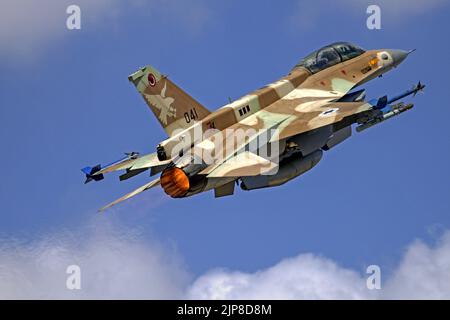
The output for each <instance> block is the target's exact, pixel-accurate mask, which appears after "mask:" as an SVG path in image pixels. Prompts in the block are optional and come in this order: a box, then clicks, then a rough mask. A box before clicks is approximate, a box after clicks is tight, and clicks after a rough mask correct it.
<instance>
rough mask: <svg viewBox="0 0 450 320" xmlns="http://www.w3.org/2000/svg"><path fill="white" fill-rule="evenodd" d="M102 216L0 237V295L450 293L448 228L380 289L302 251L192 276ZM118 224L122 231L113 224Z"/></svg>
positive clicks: (411, 254)
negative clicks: (248, 269) (71, 228)
mask: <svg viewBox="0 0 450 320" xmlns="http://www.w3.org/2000/svg"><path fill="white" fill-rule="evenodd" d="M108 220H109V219H108V218H107V217H106V216H103V218H101V219H99V220H98V221H96V222H95V223H93V224H92V225H90V226H89V227H85V228H82V229H81V230H79V231H78V232H65V233H59V234H57V235H53V236H49V237H46V238H45V239H44V240H42V241H40V242H37V243H21V242H17V241H12V240H11V239H3V241H1V242H0V243H2V245H1V246H0V299H13V298H23V299H28V298H37V299H44V298H47V299H51V298H58V299H79V298H82V299H92V298H100V299H114V298H122V299H129V298H137V299H140V298H148V299H152V298H153V299H165V298H175V299H176V298H189V299H220V298H222V299H377V298H381V299H392V298H396V299H403V298H405V299H408V298H418V299H427V298H441V299H442V298H446V299H449V298H450V231H447V232H446V233H445V234H444V236H443V237H442V238H441V239H440V241H439V242H438V243H437V245H436V246H434V247H429V246H427V245H426V244H424V243H423V242H421V241H416V242H414V243H413V244H411V245H410V246H409V248H408V249H407V250H406V253H405V255H404V257H403V258H402V260H401V261H400V263H399V265H398V267H397V268H396V269H395V270H393V272H392V273H391V276H389V277H388V278H387V279H385V277H384V273H383V272H384V271H383V268H382V280H383V288H382V290H368V289H367V288H366V274H364V270H351V269H348V268H344V267H341V266H339V265H338V264H337V263H335V262H334V261H332V260H330V259H327V258H325V257H321V256H318V255H314V254H300V255H298V256H297V257H293V258H288V259H284V260H282V261H281V262H279V263H277V264H276V265H274V266H272V267H269V268H267V269H263V270H259V271H257V272H254V273H245V272H239V271H227V270H224V269H217V270H211V271H209V272H207V273H205V274H203V275H201V276H199V277H198V278H197V279H195V281H191V279H192V277H191V276H190V275H189V273H188V272H187V271H186V267H185V266H184V265H183V263H182V260H181V259H180V258H179V257H178V255H177V252H176V250H175V249H174V248H167V247H165V246H162V245H157V244H154V243H149V242H148V241H145V242H144V241H142V240H139V239H140V235H139V234H138V233H135V232H133V231H131V230H126V229H124V228H123V227H120V228H119V227H118V226H117V227H114V225H113V224H111V223H108ZM119 229H120V231H118V230H119ZM72 264H76V265H79V266H80V267H81V286H82V289H81V290H79V291H77V290H68V289H66V286H65V284H66V279H67V276H68V275H67V274H66V268H67V266H68V265H72Z"/></svg>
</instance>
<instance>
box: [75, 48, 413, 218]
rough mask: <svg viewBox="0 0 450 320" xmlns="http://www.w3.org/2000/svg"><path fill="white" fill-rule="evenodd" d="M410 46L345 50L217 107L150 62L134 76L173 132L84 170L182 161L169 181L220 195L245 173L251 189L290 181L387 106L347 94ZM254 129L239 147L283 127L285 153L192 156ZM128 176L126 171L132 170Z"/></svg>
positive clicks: (161, 168) (168, 166)
mask: <svg viewBox="0 0 450 320" xmlns="http://www.w3.org/2000/svg"><path fill="white" fill-rule="evenodd" d="M344 44H345V43H344ZM350 45H351V44H350ZM330 46H333V45H330ZM330 46H326V47H324V48H330ZM317 52H318V54H319V52H320V51H319V50H318V51H317ZM408 53H409V52H405V51H400V50H389V49H381V50H369V51H362V52H359V54H358V56H356V57H353V58H350V59H348V60H346V61H342V60H344V59H343V58H342V56H341V60H340V62H339V63H336V64H334V65H330V66H328V67H326V68H324V69H323V70H319V71H316V72H312V71H311V70H310V69H309V68H308V67H306V66H304V65H297V66H296V67H294V68H293V69H292V70H291V71H290V72H289V74H288V75H286V76H284V77H282V78H280V79H279V80H277V81H275V82H273V83H271V84H268V85H266V86H264V87H262V88H260V89H258V90H256V91H254V92H252V93H249V94H247V95H245V96H243V97H241V98H240V99H238V100H236V101H233V102H231V103H229V104H227V105H225V106H223V107H221V108H219V109H218V110H217V111H215V112H212V113H211V112H209V111H208V110H207V109H206V108H205V107H204V106H202V105H201V104H200V103H199V102H198V101H196V100H195V99H193V98H192V97H190V96H189V95H188V94H187V93H186V92H184V91H183V90H182V89H180V88H179V87H178V86H176V85H175V84H174V83H173V82H172V81H170V80H169V79H168V78H167V77H166V76H164V75H162V74H161V73H160V72H158V71H157V70H156V69H155V68H153V67H151V66H146V67H143V68H141V69H139V70H138V71H136V72H135V73H133V74H132V75H130V76H129V78H128V79H129V80H130V81H131V82H132V83H133V84H134V85H135V86H136V88H137V90H138V91H139V93H140V94H141V95H142V97H143V98H144V100H145V101H146V103H147V105H148V106H149V108H150V109H151V111H152V112H153V113H154V114H155V116H156V117H157V119H158V121H159V122H160V124H161V126H162V127H163V129H164V130H165V132H166V133H167V135H168V136H169V137H168V138H167V139H166V140H164V141H162V142H161V143H160V144H159V145H158V148H157V150H158V152H157V153H152V154H149V155H145V156H134V157H133V158H130V157H128V158H126V159H125V160H123V161H119V162H118V163H114V164H113V165H110V166H107V167H105V168H101V169H100V167H98V170H97V169H96V170H92V168H90V167H88V168H89V169H90V171H89V169H88V170H87V171H86V170H85V169H83V171H84V172H85V173H86V176H87V177H88V179H89V177H91V178H92V179H94V180H100V178H99V179H96V176H97V177H100V176H101V179H102V178H103V174H104V173H108V172H111V171H116V170H126V173H127V174H128V175H130V176H133V175H134V172H136V174H137V173H140V172H142V171H145V170H146V169H150V170H151V175H153V174H156V173H159V172H163V175H164V174H165V173H166V174H169V173H170V172H171V170H173V168H174V167H176V168H180V169H182V170H183V172H184V173H185V175H186V177H183V176H180V175H179V171H180V170H178V171H177V172H178V173H177V174H178V175H177V177H176V178H175V176H174V178H173V179H176V180H177V181H170V180H171V179H170V177H171V176H170V175H166V176H165V180H164V181H170V184H171V185H170V186H167V184H168V182H164V183H165V184H166V186H165V185H162V187H163V189H164V190H165V191H166V193H168V194H169V195H172V196H173V197H186V196H190V195H193V194H197V193H200V192H203V191H207V190H211V189H214V190H215V196H216V197H220V196H225V195H230V194H233V192H234V186H235V184H236V183H237V182H238V181H241V187H242V189H244V190H248V189H249V186H253V187H251V188H259V187H270V186H275V185H280V184H283V183H285V182H287V181H289V180H291V179H292V178H295V177H296V176H298V175H300V174H302V173H304V172H305V171H307V170H309V169H311V168H312V167H313V166H314V165H315V164H316V163H317V162H318V161H319V160H320V158H321V157H322V150H328V149H329V148H330V146H331V147H332V146H334V145H335V144H338V143H340V142H341V141H343V140H345V139H346V138H347V137H348V136H349V135H350V134H351V127H350V126H351V125H352V124H353V123H363V122H364V121H365V120H368V119H372V117H373V116H374V115H376V114H377V113H379V111H378V110H376V108H375V107H374V105H373V104H371V103H369V102H365V101H363V100H361V99H354V100H350V101H347V100H346V99H345V98H346V97H347V95H348V94H349V92H350V90H352V89H353V88H355V87H357V86H359V85H361V84H363V83H365V82H367V81H369V80H371V79H374V78H376V77H378V76H380V75H382V74H383V73H385V72H387V71H389V70H391V69H392V68H393V67H396V66H397V65H398V64H399V63H401V62H402V61H403V60H404V59H405V57H406V55H407V54H408ZM211 128H213V129H214V130H213V131H212V133H211V134H210V135H209V136H208V135H207V134H206V135H203V136H202V135H200V136H199V137H198V138H195V137H196V136H195V131H196V130H200V132H203V133H204V132H208V131H207V130H208V129H211ZM248 129H253V130H252V131H251V132H253V135H251V136H246V137H241V138H236V139H234V140H233V141H234V142H233V143H234V146H233V150H239V149H242V148H245V146H246V145H248V144H249V141H250V140H252V139H256V138H258V135H260V134H261V132H265V131H268V130H269V129H276V132H277V134H276V135H275V136H272V137H271V140H270V141H271V142H273V141H274V140H276V141H277V142H279V144H280V148H279V154H276V155H275V156H276V158H277V160H278V161H272V160H273V159H272V158H271V159H265V158H262V157H260V156H258V155H257V154H254V153H252V152H249V151H245V152H243V153H240V154H236V152H231V153H230V154H226V155H225V156H224V157H223V159H221V161H219V162H218V163H217V162H216V163H212V164H206V163H203V164H200V165H199V164H196V165H194V164H192V163H191V162H190V160H191V159H192V158H191V157H192V155H199V154H201V151H202V150H205V149H208V148H211V147H212V146H213V145H215V143H217V142H218V141H217V139H222V140H223V141H222V144H223V145H225V143H226V141H225V139H226V137H227V132H234V131H236V130H244V131H245V130H248ZM186 136H189V137H191V139H186ZM192 137H194V138H192ZM333 139H334V140H333ZM187 155H189V157H187ZM274 168H277V169H280V170H279V171H278V173H277V172H276V173H275V176H274V177H273V178H271V177H270V176H267V177H260V175H261V173H264V172H267V171H270V170H273V169H274ZM138 171H139V172H138ZM277 175H278V176H277ZM124 176H125V177H124V179H125V178H128V176H127V175H124ZM121 179H122V176H121ZM180 179H181V180H183V181H181V180H180ZM178 180H179V181H178ZM157 185H161V181H160V179H156V180H153V181H151V182H150V183H148V184H146V185H144V186H142V187H141V188H139V189H137V190H135V191H133V192H131V193H129V194H127V195H125V196H124V197H122V198H120V199H118V200H116V201H114V202H113V203H111V204H109V205H107V206H105V207H103V208H102V209H101V210H104V209H106V208H109V207H110V206H112V205H115V204H116V203H118V202H121V201H123V200H125V199H128V198H130V197H132V196H134V195H136V194H139V193H140V192H142V191H144V190H148V189H150V188H152V187H154V186H157ZM177 186H180V187H181V186H183V188H184V189H182V190H180V189H177V190H178V191H177V193H176V196H175V195H174V194H171V193H170V192H168V190H173V189H174V188H177ZM186 188H187V189H186ZM180 194H181V196H180Z"/></svg>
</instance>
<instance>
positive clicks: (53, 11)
mask: <svg viewBox="0 0 450 320" xmlns="http://www.w3.org/2000/svg"><path fill="white" fill-rule="evenodd" d="M206 3H207V2H206V1H204V0H195V1H193V2H186V1H182V0H150V1H142V0H127V1H119V0H95V1H93V0H58V1H56V0H2V2H1V5H0V57H1V56H3V57H9V58H11V57H12V58H14V60H20V59H26V61H29V60H33V59H36V57H39V56H40V55H41V54H42V53H43V52H45V50H46V49H48V47H49V46H51V45H56V44H57V43H58V41H61V40H62V39H63V38H64V37H66V38H69V36H70V33H71V32H95V31H96V30H98V28H96V27H97V26H99V25H104V26H105V25H106V26H107V27H108V30H110V29H114V28H117V26H119V25H120V23H119V21H121V20H125V19H127V18H126V17H125V14H126V13H130V14H131V15H130V16H131V17H133V18H134V19H135V18H136V16H137V17H139V15H141V16H142V15H143V16H146V17H148V18H150V20H149V21H152V23H154V24H156V25H157V29H158V30H159V29H160V28H161V26H165V24H164V22H167V23H166V25H167V24H168V25H176V26H179V27H180V28H181V29H182V30H184V31H186V32H188V33H189V32H191V33H195V32H198V31H200V30H202V29H203V27H204V25H205V24H206V23H207V22H208V21H209V17H210V11H209V9H208V6H207V5H206ZM72 4H76V5H78V6H79V7H80V8H81V30H77V31H69V30H68V29H67V27H66V20H67V17H68V16H69V15H68V14H67V13H66V9H67V7H68V6H69V5H72ZM129 18H130V17H128V19H129ZM131 21H132V20H131ZM121 22H123V21H121ZM127 23H129V22H127ZM94 26H95V27H94Z"/></svg>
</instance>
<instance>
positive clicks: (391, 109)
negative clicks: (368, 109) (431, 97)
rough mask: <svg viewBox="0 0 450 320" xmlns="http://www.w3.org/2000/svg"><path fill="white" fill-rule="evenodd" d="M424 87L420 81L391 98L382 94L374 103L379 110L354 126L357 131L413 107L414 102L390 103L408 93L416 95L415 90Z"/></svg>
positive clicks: (417, 90) (420, 89)
mask: <svg viewBox="0 0 450 320" xmlns="http://www.w3.org/2000/svg"><path fill="white" fill-rule="evenodd" d="M424 88H425V85H423V84H422V83H420V82H419V83H418V84H417V85H415V86H414V87H413V88H412V89H410V90H407V91H405V92H403V93H401V94H399V95H398V96H395V97H393V98H391V99H389V100H388V99H387V96H383V97H381V98H380V99H378V101H377V103H376V105H374V109H375V110H378V111H379V112H378V113H376V114H375V116H374V117H372V118H370V119H368V120H366V121H364V122H363V123H361V124H360V125H359V126H357V127H356V131H357V132H362V131H364V130H366V129H368V128H370V127H373V126H374V125H377V124H379V123H381V122H384V121H386V120H388V119H391V118H393V117H395V116H398V115H399V114H401V113H403V112H406V111H408V110H410V109H412V108H413V107H414V104H412V103H408V104H405V103H404V102H399V103H396V104H393V105H391V103H393V102H395V101H398V100H400V99H402V98H405V97H407V96H409V95H416V94H417V92H419V91H422V90H423V89H424ZM387 108H388V110H387V111H383V109H387Z"/></svg>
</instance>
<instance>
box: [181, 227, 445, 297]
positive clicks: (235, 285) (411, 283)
mask: <svg viewBox="0 0 450 320" xmlns="http://www.w3.org/2000/svg"><path fill="white" fill-rule="evenodd" d="M382 270H383V269H382ZM365 276H366V275H364V274H361V273H359V272H357V271H353V270H350V269H346V268H343V267H340V266H338V265H337V264H336V263H334V262H333V261H331V260H329V259H326V258H323V257H319V256H315V255H311V254H301V255H299V256H297V257H296V258H291V259H285V260H283V261H281V262H280V263H278V264H276V265H275V266H273V267H271V268H268V269H265V270H261V271H258V272H255V273H242V272H230V271H223V270H215V271H211V272H209V273H207V274H205V275H203V276H201V277H200V278H198V279H197V280H196V281H195V282H194V283H193V285H192V286H191V287H190V288H189V290H188V293H187V296H188V297H189V298H192V299H374V298H378V299H412V298H414V299H429V298H440V299H444V298H445V299H449V298H450V232H447V233H445V235H444V236H443V237H442V239H441V241H440V242H439V243H438V245H437V246H436V247H435V248H430V247H428V246H427V245H425V244H424V243H423V242H420V241H416V242H415V243H413V244H412V245H411V246H410V247H409V248H408V250H407V252H406V254H405V256H404V258H403V259H402V261H401V263H400V265H399V266H398V268H397V269H396V270H395V271H394V272H393V274H392V276H391V277H389V278H388V279H387V280H386V281H383V282H384V284H383V288H382V289H381V290H368V289H366V277H365ZM382 279H383V271H382Z"/></svg>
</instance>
